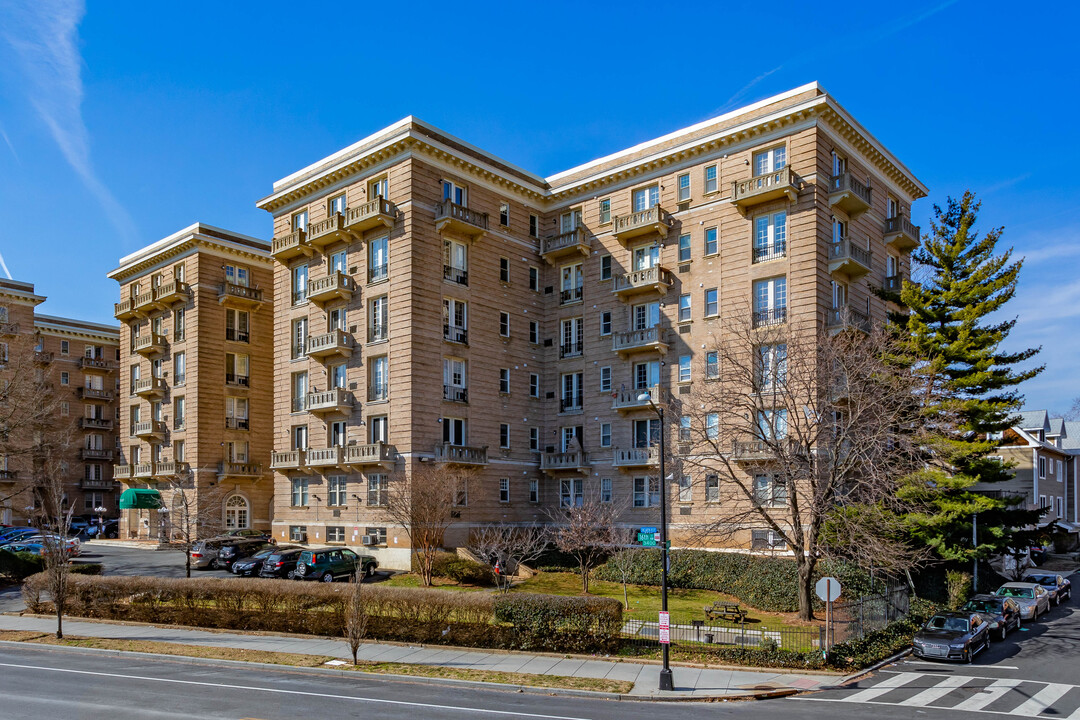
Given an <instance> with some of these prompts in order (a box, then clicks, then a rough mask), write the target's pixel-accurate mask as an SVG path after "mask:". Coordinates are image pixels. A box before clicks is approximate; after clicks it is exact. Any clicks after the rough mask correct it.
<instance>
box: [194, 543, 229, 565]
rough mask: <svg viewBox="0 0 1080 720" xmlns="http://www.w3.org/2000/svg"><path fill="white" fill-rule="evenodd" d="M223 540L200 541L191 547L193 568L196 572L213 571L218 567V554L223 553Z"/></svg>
mask: <svg viewBox="0 0 1080 720" xmlns="http://www.w3.org/2000/svg"><path fill="white" fill-rule="evenodd" d="M221 545H222V541H221V540H200V541H199V542H197V543H195V544H194V545H192V546H191V552H190V553H189V555H191V567H193V568H195V569H196V570H205V569H207V568H209V569H211V570H213V569H214V568H215V567H217V560H218V553H219V552H221Z"/></svg>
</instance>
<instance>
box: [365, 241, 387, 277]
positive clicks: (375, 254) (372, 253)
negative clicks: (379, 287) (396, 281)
mask: <svg viewBox="0 0 1080 720" xmlns="http://www.w3.org/2000/svg"><path fill="white" fill-rule="evenodd" d="M389 248H390V238H388V237H386V236H385V235H384V236H383V237H380V238H375V239H374V240H372V241H371V244H370V245H369V247H368V282H369V283H376V282H379V281H381V280H385V279H386V278H388V277H389V276H390V259H389V258H390V256H389V252H390V250H389Z"/></svg>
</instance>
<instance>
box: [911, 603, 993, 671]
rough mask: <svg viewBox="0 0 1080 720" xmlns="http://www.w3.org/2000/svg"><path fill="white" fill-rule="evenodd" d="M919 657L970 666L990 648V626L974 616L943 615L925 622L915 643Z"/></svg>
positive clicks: (943, 613) (948, 613)
mask: <svg viewBox="0 0 1080 720" xmlns="http://www.w3.org/2000/svg"><path fill="white" fill-rule="evenodd" d="M912 644H913V647H914V653H915V656H916V657H921V658H931V659H937V660H959V661H961V662H971V659H972V658H973V657H975V655H976V654H977V653H980V652H982V651H983V650H985V649H986V648H988V647H990V623H988V622H987V621H986V619H985V618H984V617H983V616H982V615H980V614H979V613H974V612H966V611H964V612H941V613H938V614H936V615H934V616H933V617H932V618H930V619H929V620H927V621H926V624H925V625H923V627H922V629H921V630H919V632H917V633H915V637H914V639H913V643H912Z"/></svg>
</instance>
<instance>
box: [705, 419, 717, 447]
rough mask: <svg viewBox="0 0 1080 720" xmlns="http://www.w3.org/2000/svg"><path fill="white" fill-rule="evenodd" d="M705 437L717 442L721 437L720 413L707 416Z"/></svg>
mask: <svg viewBox="0 0 1080 720" xmlns="http://www.w3.org/2000/svg"><path fill="white" fill-rule="evenodd" d="M705 437H707V438H708V439H709V440H716V439H717V438H719V437H720V415H719V413H708V414H706V415H705Z"/></svg>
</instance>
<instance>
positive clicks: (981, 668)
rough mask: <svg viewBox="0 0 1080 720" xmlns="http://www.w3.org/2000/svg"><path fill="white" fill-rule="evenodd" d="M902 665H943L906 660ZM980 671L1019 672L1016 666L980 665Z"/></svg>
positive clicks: (925, 661) (926, 661) (930, 661)
mask: <svg viewBox="0 0 1080 720" xmlns="http://www.w3.org/2000/svg"><path fill="white" fill-rule="evenodd" d="M901 665H930V666H931V667H938V668H939V667H941V663H939V662H933V661H932V660H905V661H904V662H902V663H901ZM978 667H979V669H980V670H1019V669H1020V668H1018V667H1017V666H1016V665H979V666H978Z"/></svg>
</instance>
